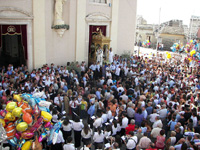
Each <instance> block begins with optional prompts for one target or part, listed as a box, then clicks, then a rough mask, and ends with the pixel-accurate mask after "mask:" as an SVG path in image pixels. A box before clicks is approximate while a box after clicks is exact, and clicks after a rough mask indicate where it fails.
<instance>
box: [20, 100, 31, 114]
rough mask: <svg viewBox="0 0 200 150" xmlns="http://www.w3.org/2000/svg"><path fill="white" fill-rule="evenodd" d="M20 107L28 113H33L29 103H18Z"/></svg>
mask: <svg viewBox="0 0 200 150" xmlns="http://www.w3.org/2000/svg"><path fill="white" fill-rule="evenodd" d="M18 107H21V108H22V109H24V110H25V111H26V112H28V113H30V114H31V113H32V108H31V107H30V105H28V103H26V102H24V101H21V102H18Z"/></svg>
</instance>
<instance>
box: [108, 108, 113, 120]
mask: <svg viewBox="0 0 200 150" xmlns="http://www.w3.org/2000/svg"><path fill="white" fill-rule="evenodd" d="M107 117H108V119H109V120H110V119H112V112H111V110H109V111H108V112H107Z"/></svg>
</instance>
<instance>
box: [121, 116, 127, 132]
mask: <svg viewBox="0 0 200 150" xmlns="http://www.w3.org/2000/svg"><path fill="white" fill-rule="evenodd" d="M127 126H128V118H127V117H126V114H124V113H123V114H122V125H121V135H125V131H126V130H125V129H126V127H127Z"/></svg>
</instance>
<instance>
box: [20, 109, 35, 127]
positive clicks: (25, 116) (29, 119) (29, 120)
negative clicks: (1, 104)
mask: <svg viewBox="0 0 200 150" xmlns="http://www.w3.org/2000/svg"><path fill="white" fill-rule="evenodd" d="M22 112H23V113H24V114H23V116H22V119H23V120H24V121H25V122H26V123H27V124H28V125H32V123H33V118H32V116H31V115H30V114H29V113H27V112H26V111H25V110H22Z"/></svg>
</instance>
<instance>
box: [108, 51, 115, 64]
mask: <svg viewBox="0 0 200 150" xmlns="http://www.w3.org/2000/svg"><path fill="white" fill-rule="evenodd" d="M113 57H114V54H113V51H112V48H110V51H109V62H110V63H112V62H113Z"/></svg>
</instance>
